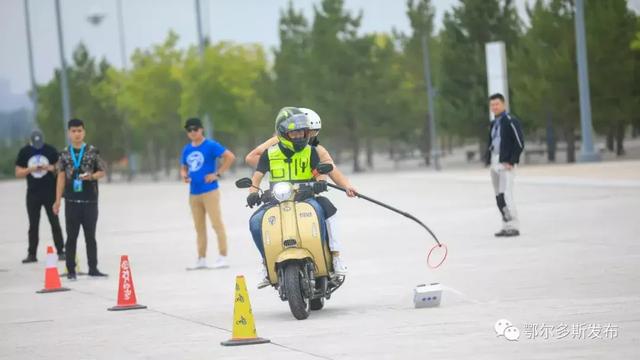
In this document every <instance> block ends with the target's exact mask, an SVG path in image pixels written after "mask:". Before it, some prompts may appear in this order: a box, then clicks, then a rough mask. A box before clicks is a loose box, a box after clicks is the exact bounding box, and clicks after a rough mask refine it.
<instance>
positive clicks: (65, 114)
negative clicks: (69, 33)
mask: <svg viewBox="0 0 640 360" xmlns="http://www.w3.org/2000/svg"><path fill="white" fill-rule="evenodd" d="M55 4H56V24H57V27H58V45H59V47H60V64H61V66H62V70H61V71H60V79H61V81H60V90H61V91H62V134H63V136H64V137H65V140H66V143H67V145H68V144H69V139H68V138H67V136H66V132H67V121H69V120H70V119H71V100H70V98H69V82H68V81H67V62H66V60H65V59H64V41H63V36H62V16H61V15H60V0H56V2H55Z"/></svg>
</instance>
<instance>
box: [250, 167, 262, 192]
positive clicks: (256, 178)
mask: <svg viewBox="0 0 640 360" xmlns="http://www.w3.org/2000/svg"><path fill="white" fill-rule="evenodd" d="M263 177H264V173H261V172H260V171H254V172H253V176H252V177H251V184H253V186H252V187H250V188H249V192H250V193H254V192H258V189H259V188H260V183H261V182H262V178H263Z"/></svg>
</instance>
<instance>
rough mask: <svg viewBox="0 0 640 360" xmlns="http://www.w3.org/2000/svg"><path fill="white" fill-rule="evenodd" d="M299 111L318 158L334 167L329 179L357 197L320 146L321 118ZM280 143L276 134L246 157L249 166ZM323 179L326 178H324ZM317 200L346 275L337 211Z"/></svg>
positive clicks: (340, 268) (337, 269) (337, 264)
mask: <svg viewBox="0 0 640 360" xmlns="http://www.w3.org/2000/svg"><path fill="white" fill-rule="evenodd" d="M285 109H286V108H285ZM297 109H298V110H299V111H301V112H302V113H304V114H305V115H306V116H307V119H308V120H309V144H310V145H311V146H312V147H314V148H315V149H316V151H317V153H318V156H319V157H320V162H321V163H323V164H331V165H333V171H332V172H330V173H329V177H330V178H331V180H333V182H334V183H336V184H337V185H338V186H340V187H342V188H343V189H345V190H346V194H347V196H349V197H355V196H356V194H357V191H356V189H355V188H354V187H353V186H352V185H351V183H350V182H349V179H347V177H346V176H345V175H344V174H343V173H342V172H341V171H340V170H339V169H338V168H337V167H336V165H335V163H334V161H333V158H332V157H331V155H330V154H329V152H328V151H327V149H326V148H325V147H324V146H322V145H320V142H319V141H318V134H319V133H320V130H321V129H322V120H321V119H320V116H319V115H318V114H317V113H316V112H315V111H313V110H311V109H306V108H297ZM278 142H279V136H278V135H277V134H276V136H273V137H272V138H270V139H269V140H267V141H265V142H264V143H262V144H260V145H259V146H258V147H256V148H255V149H253V150H252V151H251V152H250V153H249V154H248V155H247V156H246V158H245V161H246V162H247V164H249V166H251V167H256V165H257V164H258V161H259V159H260V157H261V155H262V154H264V152H265V151H266V150H267V149H268V148H270V147H272V146H273V145H275V144H278ZM321 178H324V176H322V177H321ZM316 200H317V201H318V202H319V203H320V205H321V206H322V207H323V208H324V209H325V216H326V224H327V230H328V233H329V249H330V250H331V254H332V256H333V259H334V271H335V273H336V274H339V275H346V273H347V266H346V265H345V264H344V262H343V261H342V259H341V257H340V242H339V240H338V239H339V237H338V231H337V228H338V226H337V225H338V224H337V223H338V221H337V217H336V215H335V214H336V211H337V209H336V208H335V207H334V206H333V204H332V203H331V201H330V200H329V199H328V198H326V197H324V196H317V197H316Z"/></svg>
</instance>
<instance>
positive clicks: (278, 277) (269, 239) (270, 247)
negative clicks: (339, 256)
mask: <svg viewBox="0 0 640 360" xmlns="http://www.w3.org/2000/svg"><path fill="white" fill-rule="evenodd" d="M331 170H333V166H332V165H330V164H320V165H319V166H318V169H317V171H318V173H320V174H327V173H329V172H331ZM236 186H237V187H238V188H249V187H251V186H253V185H252V184H251V179H249V178H242V179H239V180H238V181H236ZM259 190H260V189H259ZM325 190H326V189H325ZM260 191H261V200H262V202H263V203H264V204H266V206H268V209H267V210H266V211H265V213H264V216H263V218H262V228H261V231H262V244H263V247H264V254H265V264H266V267H267V272H268V275H269V282H270V283H271V286H273V287H274V288H275V289H277V290H278V293H279V295H280V299H282V301H288V302H289V308H290V309H291V313H292V314H293V316H294V317H295V318H296V319H298V320H304V319H306V318H307V317H309V313H310V312H311V310H320V309H322V308H323V307H324V302H325V299H326V300H328V299H329V298H331V294H333V292H334V291H336V290H337V289H338V288H339V287H340V286H342V284H343V283H344V279H345V277H344V276H343V275H336V274H334V273H333V265H332V264H333V261H332V256H331V251H329V246H328V239H327V236H328V235H327V231H326V227H325V224H324V221H321V217H319V216H318V213H317V211H316V208H315V207H314V206H313V205H312V204H310V203H309V202H307V201H305V200H307V199H309V198H313V197H314V194H315V193H314V187H313V184H312V183H290V182H279V183H276V184H275V185H273V187H272V188H271V190H268V191H264V192H262V190H260ZM318 206H319V205H318Z"/></svg>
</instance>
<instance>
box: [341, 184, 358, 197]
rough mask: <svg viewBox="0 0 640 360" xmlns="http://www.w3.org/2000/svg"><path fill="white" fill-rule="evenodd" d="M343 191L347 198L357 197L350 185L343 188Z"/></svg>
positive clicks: (354, 189)
mask: <svg viewBox="0 0 640 360" xmlns="http://www.w3.org/2000/svg"><path fill="white" fill-rule="evenodd" d="M344 190H345V192H346V193H347V196H348V197H356V195H358V192H357V191H356V188H354V187H353V186H351V185H348V186H347V187H345V188H344Z"/></svg>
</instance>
